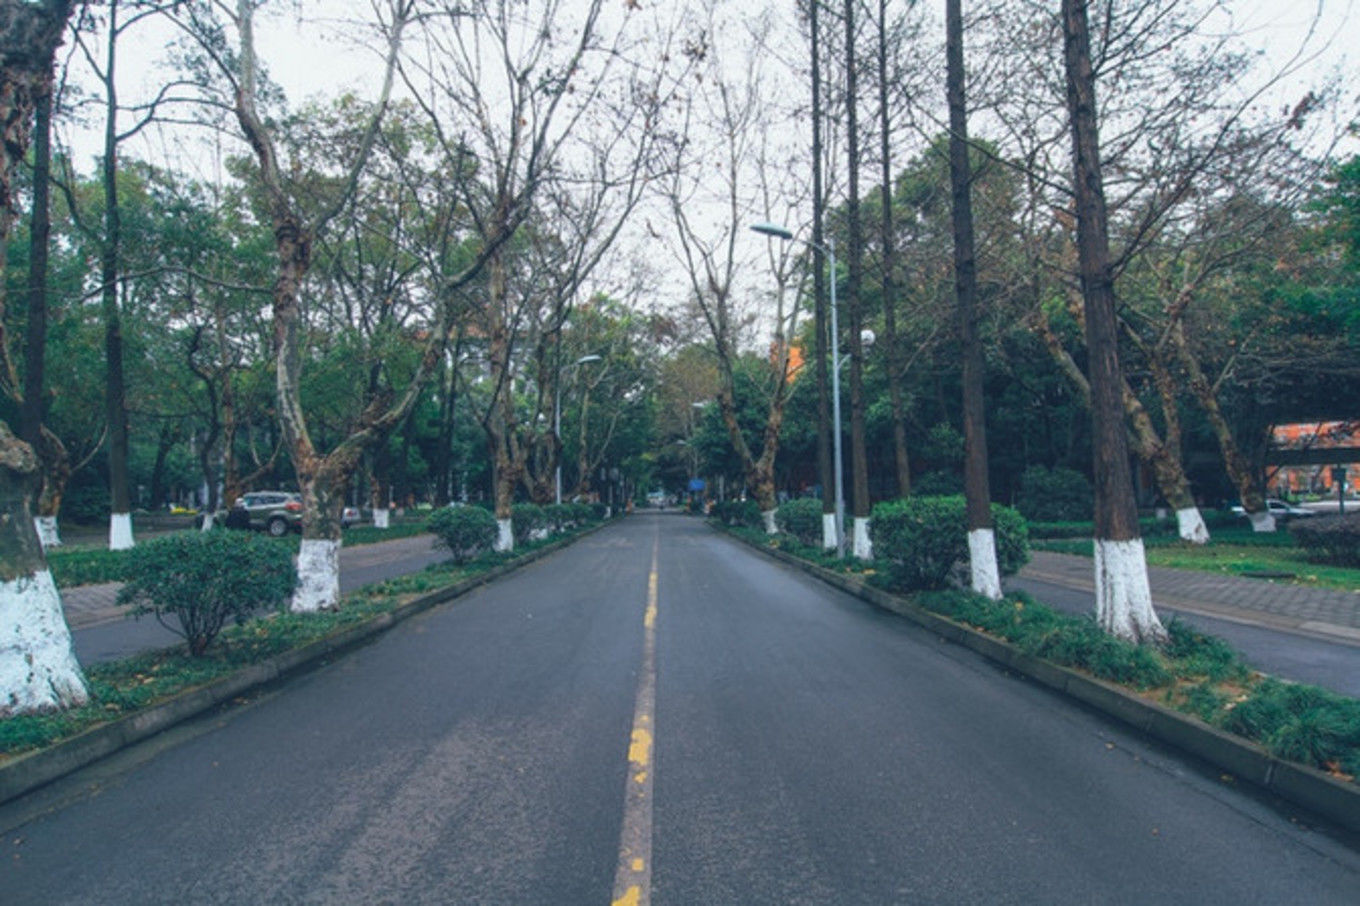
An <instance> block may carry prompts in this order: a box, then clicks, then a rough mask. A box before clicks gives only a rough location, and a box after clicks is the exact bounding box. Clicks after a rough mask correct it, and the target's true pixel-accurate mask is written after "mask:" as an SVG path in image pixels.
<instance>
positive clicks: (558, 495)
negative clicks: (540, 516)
mask: <svg viewBox="0 0 1360 906" xmlns="http://www.w3.org/2000/svg"><path fill="white" fill-rule="evenodd" d="M599 360H600V357H599V356H597V355H583V356H581V357H580V358H579V359H577V360H576V361H575V362H573V363H572V365H571V367H573V368H575V367H577V366H579V365H585V364H588V363H590V362H598V361H599ZM564 370H565V369H563V368H559V369H557V380H556V381H554V382H553V445H554V447H555V448H556V449H555V450H554V451H553V452H555V453H556V454H557V455H556V457H554V458H555V459H556V460H557V471H556V472H555V473H554V475H553V502H554V503H561V502H562V372H563V371H564Z"/></svg>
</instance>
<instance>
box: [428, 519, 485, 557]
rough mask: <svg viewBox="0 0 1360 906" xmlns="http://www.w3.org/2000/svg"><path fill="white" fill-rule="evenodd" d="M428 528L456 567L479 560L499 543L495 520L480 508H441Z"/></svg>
mask: <svg viewBox="0 0 1360 906" xmlns="http://www.w3.org/2000/svg"><path fill="white" fill-rule="evenodd" d="M427 527H428V529H429V531H430V532H431V534H433V535H434V536H435V538H436V539H437V540H436V543H437V544H438V545H439V546H440V547H443V548H445V549H447V550H448V551H449V553H451V554H452V555H453V561H454V562H455V563H467V562H468V561H470V560H473V559H476V558H477V557H479V556H481V555H482V554H484V553H486V552H487V551H489V550H491V548H492V546H493V545H495V543H496V532H497V526H496V517H495V516H494V515H493V514H492V513H491V512H489V511H488V510H484V509H482V508H481V507H479V506H446V507H440V508H439V509H437V510H435V511H434V513H433V514H432V515H431V516H430V521H429V523H428V526H427Z"/></svg>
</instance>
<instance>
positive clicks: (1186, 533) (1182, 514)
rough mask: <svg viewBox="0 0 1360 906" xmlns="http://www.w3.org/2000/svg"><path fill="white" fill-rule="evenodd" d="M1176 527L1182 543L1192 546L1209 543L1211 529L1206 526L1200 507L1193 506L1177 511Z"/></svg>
mask: <svg viewBox="0 0 1360 906" xmlns="http://www.w3.org/2000/svg"><path fill="white" fill-rule="evenodd" d="M1176 525H1177V527H1178V528H1179V530H1180V536H1181V540H1182V541H1189V542H1190V543H1192V544H1208V543H1209V527H1208V526H1207V525H1205V524H1204V516H1203V514H1201V513H1200V511H1199V507H1197V506H1191V507H1186V508H1185V509H1183V510H1177V511H1176Z"/></svg>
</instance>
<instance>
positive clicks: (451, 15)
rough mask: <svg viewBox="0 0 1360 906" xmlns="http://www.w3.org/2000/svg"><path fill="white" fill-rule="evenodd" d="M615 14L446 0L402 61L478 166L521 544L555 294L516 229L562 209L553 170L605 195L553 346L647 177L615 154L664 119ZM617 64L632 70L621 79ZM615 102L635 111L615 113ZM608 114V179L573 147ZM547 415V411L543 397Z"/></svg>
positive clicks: (505, 506)
mask: <svg viewBox="0 0 1360 906" xmlns="http://www.w3.org/2000/svg"><path fill="white" fill-rule="evenodd" d="M604 11H605V4H604V3H603V0H590V2H589V3H586V4H582V5H579V6H577V7H572V8H568V6H567V5H566V4H564V3H562V2H560V0H535V2H531V3H520V2H511V0H492V2H487V3H484V4H477V5H476V6H475V7H473V8H471V9H465V8H464V6H463V5H462V4H454V3H448V4H445V5H444V6H443V7H442V8H441V9H440V10H439V11H438V12H437V13H436V14H432V15H429V16H426V17H424V18H423V19H422V20H421V25H422V35H423V42H424V43H423V45H422V51H421V53H420V54H419V56H413V57H412V58H411V59H408V60H407V61H406V63H405V64H404V66H403V74H404V76H405V79H406V84H407V86H408V88H409V89H410V90H411V92H412V94H413V95H414V96H415V98H416V99H417V102H418V103H419V104H420V105H421V107H422V108H423V109H424V110H425V111H426V113H427V114H428V116H429V118H430V122H431V123H432V124H433V127H434V129H435V130H436V132H437V135H438V140H439V143H440V146H441V148H442V149H443V153H444V155H445V157H446V159H447V160H448V161H449V165H450V167H451V168H453V169H455V170H457V171H461V170H463V169H464V168H467V169H470V170H473V171H475V174H474V178H472V179H469V180H468V181H467V182H466V183H465V184H464V191H463V195H462V198H461V202H462V205H463V209H464V210H465V211H466V212H467V216H468V217H469V218H470V220H471V223H472V228H473V230H474V232H475V233H476V235H477V236H478V237H479V238H480V241H481V245H482V248H483V250H484V253H485V255H486V258H487V265H486V284H485V287H484V293H485V296H484V301H482V302H480V303H479V304H477V305H476V306H475V308H474V311H473V317H474V318H475V320H476V324H477V331H478V332H479V333H480V334H481V336H482V338H483V339H484V341H485V344H486V360H487V366H488V370H489V379H490V381H489V383H490V388H491V393H490V397H489V404H488V406H487V408H486V409H485V410H484V411H482V412H481V413H480V417H481V422H482V425H483V428H484V430H485V431H486V435H487V442H488V447H489V450H490V453H491V458H492V461H493V466H494V470H495V506H496V518H497V520H498V522H499V523H500V533H499V537H498V540H497V549H499V550H508V549H510V548H511V547H513V545H514V536H513V533H512V530H511V521H510V518H511V506H512V504H513V502H514V499H515V493H516V490H517V488H518V487H519V485H520V484H521V483H522V482H523V481H524V480H525V478H526V468H527V463H528V461H529V458H530V456H531V454H532V449H533V447H534V446H535V444H536V442H537V439H538V438H539V437H540V436H541V435H540V434H539V432H538V431H537V430H536V429H535V428H534V426H533V425H530V426H528V428H527V429H526V428H524V426H522V425H521V423H520V414H519V413H518V411H517V408H516V395H515V392H514V391H515V384H516V380H517V378H519V377H520V372H521V370H522V367H521V366H522V363H523V362H524V361H525V357H524V356H523V355H521V352H522V350H521V348H520V347H521V343H522V341H523V340H524V339H525V337H524V336H523V331H524V330H525V328H526V327H527V326H528V325H530V324H531V323H535V319H534V318H531V317H530V315H531V309H533V310H534V311H537V310H538V306H539V305H540V303H543V302H544V299H545V296H543V295H540V294H539V293H538V292H537V289H538V287H534V286H530V285H528V283H526V281H524V280H520V279H519V277H520V276H523V275H522V274H520V273H517V270H516V269H517V267H519V265H518V264H517V262H516V261H515V260H514V259H515V249H513V248H511V246H510V244H508V243H507V240H508V239H509V237H511V236H512V235H514V234H515V233H516V231H517V230H519V228H520V226H521V225H522V224H524V223H526V222H527V221H528V220H529V219H530V218H531V217H532V216H533V213H534V208H535V205H536V204H539V205H541V209H545V210H546V209H548V208H549V207H550V206H551V201H542V202H540V201H539V199H538V196H539V193H540V191H541V189H542V188H543V185H544V183H545V181H547V180H548V179H550V178H553V179H559V178H560V179H562V180H565V181H570V180H573V179H575V180H579V181H580V185H591V186H594V187H595V190H597V192H598V194H597V195H596V196H595V198H596V202H591V201H588V200H587V201H582V200H581V199H582V198H583V197H584V198H589V197H590V192H587V193H586V195H585V196H577V197H576V200H575V201H574V202H573V203H574V204H577V203H579V204H582V205H583V210H588V209H590V208H591V207H592V205H593V204H597V203H599V202H601V201H602V200H606V199H607V205H605V206H604V207H600V208H599V209H598V210H597V211H596V213H597V214H599V215H600V217H599V218H598V219H594V220H592V221H591V222H590V232H589V235H588V239H587V241H586V243H585V244H583V245H581V244H578V245H577V254H576V256H575V265H574V266H573V269H572V274H574V276H573V275H568V276H567V277H566V280H565V283H563V282H560V281H559V283H558V285H557V286H556V287H554V288H552V289H550V290H549V291H548V292H547V298H548V299H549V300H550V305H549V308H551V309H553V310H555V311H556V312H557V314H556V315H551V314H550V315H549V316H548V318H547V319H539V320H538V321H537V323H539V324H540V325H541V326H547V327H548V332H547V334H545V335H544V337H543V338H544V339H545V341H547V342H548V347H544V348H550V346H551V342H550V336H551V333H552V330H553V322H554V321H559V322H560V317H561V316H563V315H564V313H565V311H566V310H567V308H566V306H568V305H569V304H570V301H571V298H572V296H573V295H574V293H575V287H579V285H580V282H581V281H582V280H584V279H585V278H586V276H587V275H588V274H589V272H590V270H591V269H592V268H593V267H594V265H595V263H597V262H598V260H599V256H600V255H602V254H603V250H604V249H605V248H607V247H608V245H609V244H610V242H612V237H613V236H614V235H616V231H617V225H618V221H617V220H614V219H611V218H619V219H621V218H622V217H624V216H626V213H627V209H628V208H630V204H629V203H628V202H624V203H622V204H619V205H618V206H617V207H616V206H615V204H616V202H617V201H618V199H619V197H623V198H625V199H627V198H630V197H631V193H632V192H634V191H636V187H637V182H635V180H638V179H641V177H642V175H643V173H642V172H641V171H639V170H637V169H636V168H635V167H634V168H630V167H629V166H622V168H621V169H620V166H621V165H620V157H618V156H615V154H616V152H617V151H618V150H620V149H622V148H625V147H628V148H636V147H638V146H639V143H643V144H645V141H646V139H645V135H646V133H647V132H648V130H649V129H651V128H652V127H653V125H654V122H653V121H652V119H651V115H650V113H649V111H650V110H653V109H655V105H656V104H657V103H659V98H658V97H653V96H649V93H648V91H649V90H650V89H655V88H656V83H655V82H653V81H650V80H649V79H647V78H646V76H645V75H642V72H643V67H642V62H641V59H640V57H639V55H638V54H636V53H635V52H634V51H633V49H632V48H630V47H629V46H628V43H627V34H628V29H627V26H628V25H629V24H630V20H632V19H633V18H634V17H635V16H637V15H638V13H636V12H634V11H633V10H632V8H631V7H630V8H629V9H627V10H625V11H623V12H622V13H621V14H620V15H619V16H617V17H615V16H612V15H611V16H609V17H606V16H605V14H604ZM602 20H603V21H602ZM567 35H570V38H569V39H568V38H565V37H564V36H567ZM619 69H622V70H623V72H622V73H621V74H620V75H621V77H616V71H617V70H619ZM620 86H623V87H622V88H620ZM633 89H638V92H637V94H635V95H632V100H633V101H634V102H635V103H633V104H632V105H631V106H630V107H629V108H628V109H627V110H625V109H624V108H622V107H619V106H610V105H605V104H603V103H601V102H602V100H604V99H605V98H606V96H607V94H608V93H609V92H612V91H621V92H622V93H623V94H624V95H627V94H628V93H629V92H631V91H632V90H633ZM616 99H617V98H616V97H615V98H612V99H611V102H612V101H613V100H616ZM606 110H608V111H609V112H610V113H615V114H616V113H620V112H622V113H623V114H624V117H625V118H624V119H623V120H622V121H617V120H615V121H608V120H609V115H608V114H606V112H605V111H606ZM606 124H607V128H608V129H609V130H612V134H614V135H617V136H619V137H620V138H619V143H618V145H617V146H616V147H614V148H613V150H612V151H611V153H610V154H609V155H608V156H607V157H606V158H603V159H602V158H600V157H598V156H595V155H590V154H587V155H586V157H587V159H588V160H589V161H590V162H591V163H597V164H598V163H600V162H601V161H602V160H604V161H605V162H606V163H605V166H606V171H607V172H605V173H604V174H601V175H600V176H599V177H597V176H595V175H592V174H589V173H581V172H580V171H579V170H577V169H575V168H574V167H575V163H574V160H573V155H574V154H575V153H576V151H577V150H579V149H580V148H582V147H586V146H588V144H589V143H588V142H585V143H582V142H581V141H580V139H581V138H582V137H583V136H585V135H592V134H593V135H596V136H598V135H602V134H604V133H603V132H601V131H598V128H599V127H601V126H602V125H606ZM602 147H603V146H599V145H597V146H596V150H597V151H598V150H601V148H602ZM622 157H623V158H628V157H629V155H628V154H624V155H622ZM630 174H631V175H630ZM563 184H565V183H563ZM546 276H548V275H535V279H537V278H542V277H546ZM573 284H574V285H573ZM534 345H535V346H537V345H538V344H537V343H535V344H534ZM540 351H541V350H540ZM529 357H530V358H532V357H533V353H532V350H531V352H530V356H529ZM553 377H555V375H554V376H553ZM550 379H551V378H550ZM545 391H546V388H545V387H544V386H543V383H542V381H540V384H539V387H538V398H539V400H540V401H541V400H543V399H550V398H551V396H550V395H548V394H547V393H546V392H545ZM536 412H542V406H541V405H540V406H539V407H536ZM553 454H554V457H555V454H556V451H555V449H554V450H553ZM552 458H553V457H549V459H552ZM554 461H555V459H554Z"/></svg>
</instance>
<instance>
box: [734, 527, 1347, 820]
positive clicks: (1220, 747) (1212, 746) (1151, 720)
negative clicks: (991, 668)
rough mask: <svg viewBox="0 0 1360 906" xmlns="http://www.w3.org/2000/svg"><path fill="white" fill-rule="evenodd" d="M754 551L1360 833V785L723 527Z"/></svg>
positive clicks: (861, 581) (736, 539)
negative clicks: (1277, 753) (757, 542)
mask: <svg viewBox="0 0 1360 906" xmlns="http://www.w3.org/2000/svg"><path fill="white" fill-rule="evenodd" d="M723 534H725V535H727V537H729V538H732V539H733V540H735V541H738V542H740V543H742V544H745V545H746V546H747V547H750V548H752V549H753V550H756V551H759V552H760V553H762V554H765V555H766V556H768V557H770V558H772V559H774V560H778V561H780V562H782V563H786V564H788V565H790V566H794V567H796V568H798V569H800V570H802V571H803V572H805V573H807V574H808V575H810V576H812V577H814V578H816V579H819V580H821V581H822V582H824V583H826V584H827V585H830V586H832V587H834V588H837V589H839V590H841V591H843V592H845V593H847V594H849V595H852V596H854V597H857V598H859V599H861V600H863V601H867V602H869V603H870V604H873V605H874V606H875V607H879V608H881V609H883V610H887V611H890V612H892V613H895V614H897V615H899V616H901V617H905V618H906V619H908V620H910V621H912V622H913V623H916V624H917V625H919V626H921V627H923V628H925V629H927V630H929V631H930V632H933V633H935V634H936V635H938V636H940V637H941V638H944V639H946V640H947V641H950V642H953V643H955V644H958V645H962V646H963V647H965V648H968V649H970V650H972V651H974V652H976V653H977V654H980V655H982V656H983V657H985V658H987V659H989V660H991V661H993V662H995V663H997V664H999V665H1001V666H1002V667H1005V668H1006V669H1008V670H1011V671H1014V672H1015V673H1019V674H1021V675H1023V676H1026V677H1028V678H1030V679H1032V680H1034V681H1036V682H1038V683H1039V684H1040V685H1042V686H1045V687H1047V688H1049V689H1051V690H1053V691H1054V692H1057V693H1060V694H1062V695H1066V696H1068V697H1069V698H1073V699H1075V700H1077V701H1079V702H1081V703H1083V704H1085V705H1087V706H1089V707H1091V708H1094V709H1095V710H1097V711H1099V712H1101V713H1103V714H1105V715H1107V716H1109V717H1113V718H1115V719H1116V720H1118V721H1120V722H1121V723H1124V724H1126V725H1127V726H1130V727H1132V728H1133V729H1135V730H1137V731H1138V732H1140V733H1142V734H1144V735H1146V736H1150V737H1152V738H1153V739H1156V740H1158V741H1159V742H1162V743H1165V744H1166V745H1169V746H1173V747H1174V748H1177V749H1180V750H1181V751H1184V752H1188V753H1190V754H1191V755H1194V756H1196V757H1198V758H1200V759H1202V760H1204V761H1206V762H1208V763H1209V764H1212V765H1214V766H1215V767H1217V768H1219V769H1221V770H1222V771H1224V772H1225V773H1227V774H1230V775H1232V776H1233V777H1236V778H1240V779H1242V780H1244V781H1246V782H1247V783H1250V784H1252V785H1253V786H1255V787H1257V788H1259V789H1261V790H1264V791H1266V792H1269V793H1272V794H1274V795H1276V796H1279V797H1280V798H1281V799H1284V800H1285V801H1287V802H1290V803H1293V804H1295V805H1298V806H1301V807H1303V808H1306V809H1308V810H1310V811H1312V812H1314V813H1316V814H1318V815H1321V816H1323V817H1325V818H1327V819H1328V820H1330V821H1334V822H1336V823H1337V824H1339V825H1341V826H1342V827H1345V828H1346V829H1348V830H1351V831H1357V832H1360V786H1357V785H1356V784H1354V783H1346V782H1343V781H1340V780H1337V779H1335V778H1333V777H1331V776H1329V775H1327V774H1325V773H1323V772H1322V771H1319V770H1316V769H1314V768H1310V767H1307V766H1306V765H1301V764H1296V763H1295V762H1292V761H1285V760H1283V759H1281V758H1278V757H1276V756H1274V755H1271V754H1270V753H1269V752H1267V751H1266V750H1265V749H1263V748H1262V747H1261V746H1259V745H1257V744H1256V743H1253V742H1248V741H1247V740H1245V739H1243V738H1241V737H1239V736H1234V735H1232V734H1231V733H1226V732H1224V731H1222V730H1219V729H1218V728H1216V727H1212V726H1210V725H1209V724H1206V723H1204V722H1203V721H1201V720H1199V719H1198V718H1195V717H1191V716H1190V715H1188V714H1182V713H1180V712H1179V711H1173V710H1171V709H1170V708H1167V707H1164V706H1162V705H1159V704H1157V703H1156V702H1151V701H1148V700H1147V699H1144V698H1142V697H1140V696H1138V695H1135V694H1133V693H1131V692H1129V691H1128V690H1126V689H1124V688H1123V687H1120V686H1116V685H1114V684H1112V683H1107V682H1104V681H1103V680H1098V679H1095V678H1094V677H1090V676H1087V675H1086V674H1084V673H1079V672H1077V671H1075V670H1072V669H1071V668H1068V667H1060V666H1058V665H1056V664H1052V663H1049V662H1048V661H1045V660H1042V659H1040V658H1037V657H1034V656H1033V655H1029V654H1026V653H1025V652H1023V651H1021V650H1020V649H1019V648H1017V647H1015V646H1014V645H1012V644H1011V643H1009V642H1006V641H1003V640H1001V639H998V638H994V637H993V636H989V635H987V634H985V633H983V632H981V631H979V630H976V629H973V628H972V627H971V626H966V625H964V624H962V623H956V622H954V621H953V620H951V619H949V618H947V617H943V616H940V615H939V614H937V613H934V612H932V611H929V610H926V609H925V608H922V607H919V606H917V605H915V604H913V603H911V602H910V601H908V600H907V599H905V598H902V597H899V596H898V595H894V594H892V593H890V592H886V591H883V590H882V589H879V588H874V587H873V586H870V585H867V584H865V583H864V581H863V580H860V579H854V578H851V577H849V576H845V575H842V574H840V573H836V572H832V571H831V570H828V569H825V568H823V567H820V566H817V565H815V564H812V563H808V562H807V561H805V560H802V559H799V558H798V557H795V556H793V555H792V554H789V553H786V552H784V551H780V550H775V549H772V548H767V547H763V546H761V545H756V544H753V543H751V542H749V541H747V540H746V539H744V538H741V537H740V536H737V535H733V534H731V533H729V532H723Z"/></svg>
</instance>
